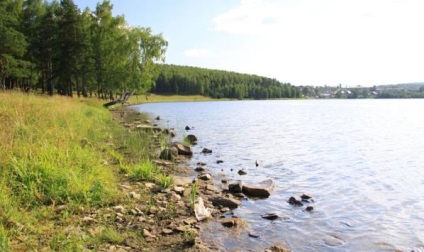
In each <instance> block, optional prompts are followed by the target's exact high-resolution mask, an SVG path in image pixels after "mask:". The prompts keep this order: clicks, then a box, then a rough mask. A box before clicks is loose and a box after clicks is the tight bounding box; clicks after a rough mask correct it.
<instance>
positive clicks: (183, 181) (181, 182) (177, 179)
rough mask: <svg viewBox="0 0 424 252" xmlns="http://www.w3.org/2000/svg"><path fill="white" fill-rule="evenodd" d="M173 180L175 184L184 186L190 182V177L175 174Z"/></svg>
mask: <svg viewBox="0 0 424 252" xmlns="http://www.w3.org/2000/svg"><path fill="white" fill-rule="evenodd" d="M173 182H174V183H173V184H174V185H176V186H186V185H189V184H191V179H189V178H187V177H181V176H177V175H175V176H173Z"/></svg>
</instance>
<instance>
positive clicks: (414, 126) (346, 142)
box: [135, 100, 424, 251]
mask: <svg viewBox="0 0 424 252" xmlns="http://www.w3.org/2000/svg"><path fill="white" fill-rule="evenodd" d="M135 108H136V109H137V110H140V111H142V112H147V113H149V114H151V115H152V117H155V116H157V115H160V116H161V118H163V119H164V120H162V121H161V123H162V125H164V126H170V127H175V128H176V129H177V131H178V132H179V135H180V136H181V135H184V134H188V133H186V132H184V127H185V126H186V125H188V126H191V127H194V130H192V131H191V132H190V133H193V134H195V135H196V136H197V137H198V139H199V144H198V145H197V146H196V147H195V148H194V151H195V152H196V154H195V156H194V157H193V158H192V160H191V161H190V162H191V163H192V164H195V163H196V162H198V161H203V162H206V163H207V168H208V169H209V170H210V171H211V172H212V173H214V174H215V176H216V177H217V178H219V177H222V176H226V177H228V178H230V179H235V180H237V179H242V180H243V181H245V182H247V183H255V182H258V181H261V180H264V179H268V178H272V179H274V180H275V182H276V188H275V191H274V192H273V194H272V195H271V197H269V198H268V199H266V200H256V201H254V200H249V201H244V202H243V205H242V206H241V207H240V208H238V209H237V210H235V212H234V214H235V215H237V216H240V217H242V218H245V219H247V220H248V221H249V222H250V227H249V228H248V229H249V230H253V231H255V232H256V233H258V234H260V235H261V237H260V238H257V239H255V238H249V237H248V236H247V235H245V234H242V235H240V236H234V237H231V239H229V238H228V234H226V233H225V229H222V230H219V231H222V232H223V235H218V238H220V239H221V242H222V244H223V245H224V246H226V247H232V248H237V247H238V248H241V249H242V250H251V251H263V250H264V248H266V247H268V246H270V245H273V244H281V245H284V246H286V247H288V248H290V249H293V250H294V251H393V250H394V249H401V250H404V251H411V250H415V251H420V250H421V251H424V114H423V111H424V110H423V109H424V100H296V101H290V100H284V101H230V102H193V103H189V102H188V103H186V102H182V103H161V104H145V105H139V106H135ZM203 147H206V148H209V149H212V150H213V154H210V155H204V154H201V153H200V152H201V150H202V148H203ZM217 159H222V160H224V163H223V164H216V160H217ZM256 160H258V163H259V167H256V166H255V161H256ZM231 169H232V171H231ZM239 169H244V170H245V171H247V175H245V176H242V177H241V176H239V175H238V174H237V171H238V170H239ZM302 193H307V194H309V195H311V196H313V200H314V202H313V203H310V204H309V205H311V206H313V207H314V209H315V210H314V211H313V212H311V213H309V212H306V211H303V209H304V207H303V208H302V207H300V208H299V207H293V206H291V205H289V204H288V203H287V200H288V198H289V197H290V196H296V197H298V196H300V195H301V194H302ZM263 213H276V214H278V215H279V216H281V217H283V218H281V219H278V220H276V221H272V222H271V221H267V220H264V219H262V218H261V217H260V215H261V214H263ZM211 229H221V227H219V226H218V227H215V226H214V227H211ZM216 233H217V232H215V234H212V235H211V237H217V234H216Z"/></svg>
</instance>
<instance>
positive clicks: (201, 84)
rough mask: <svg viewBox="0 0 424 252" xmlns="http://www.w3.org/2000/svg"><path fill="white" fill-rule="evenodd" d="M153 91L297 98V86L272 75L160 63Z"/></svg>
mask: <svg viewBox="0 0 424 252" xmlns="http://www.w3.org/2000/svg"><path fill="white" fill-rule="evenodd" d="M156 70H157V77H156V79H155V83H156V85H155V86H154V87H153V88H152V90H151V91H152V92H153V93H158V94H181V95H196V94H198V95H205V96H210V97H213V98H235V99H244V98H249V99H272V98H299V97H301V92H300V90H299V88H298V87H295V86H292V85H290V83H281V82H279V81H277V80H276V79H271V78H267V77H262V76H257V75H250V74H241V73H235V72H229V71H222V70H210V69H204V68H199V67H189V66H176V65H166V64H160V65H158V66H157V69H156Z"/></svg>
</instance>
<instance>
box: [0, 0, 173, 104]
mask: <svg viewBox="0 0 424 252" xmlns="http://www.w3.org/2000/svg"><path fill="white" fill-rule="evenodd" d="M18 3H19V4H18ZM0 34H1V36H0V80H1V86H2V88H3V89H13V88H22V89H24V90H29V89H31V88H32V89H37V88H41V90H42V92H47V93H49V94H51V95H52V94H53V93H54V92H55V91H57V93H59V94H62V95H67V96H72V95H73V93H74V92H73V91H74V90H76V91H77V94H78V96H80V95H83V96H84V97H87V96H88V94H89V93H90V95H91V94H92V93H93V92H94V91H95V90H97V93H98V95H99V97H102V98H111V96H113V95H114V94H115V93H117V92H121V91H122V90H124V89H127V90H137V91H138V92H140V93H143V92H146V91H147V90H148V89H149V88H150V86H151V85H152V84H153V82H152V77H153V74H154V71H155V64H153V63H154V62H155V61H160V60H163V59H164V54H165V51H166V48H167V45H168V43H167V41H165V40H164V39H163V37H162V35H161V34H159V35H155V34H152V31H151V29H150V28H142V27H131V26H129V25H128V24H127V23H126V21H125V18H124V16H113V15H112V5H111V3H110V1H108V0H104V1H103V2H101V3H99V4H97V7H96V9H95V10H93V11H92V10H90V9H88V8H87V9H85V10H84V11H80V10H79V9H78V6H76V5H75V3H74V1H73V0H62V1H41V0H26V1H15V0H5V1H1V2H0Z"/></svg>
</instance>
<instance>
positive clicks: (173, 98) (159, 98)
mask: <svg viewBox="0 0 424 252" xmlns="http://www.w3.org/2000/svg"><path fill="white" fill-rule="evenodd" d="M228 100H231V99H228V98H223V99H215V98H211V97H206V96H203V95H158V94H149V95H148V96H146V95H138V96H133V97H131V98H130V99H129V100H128V102H129V103H130V104H139V103H153V102H192V101H228Z"/></svg>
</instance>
